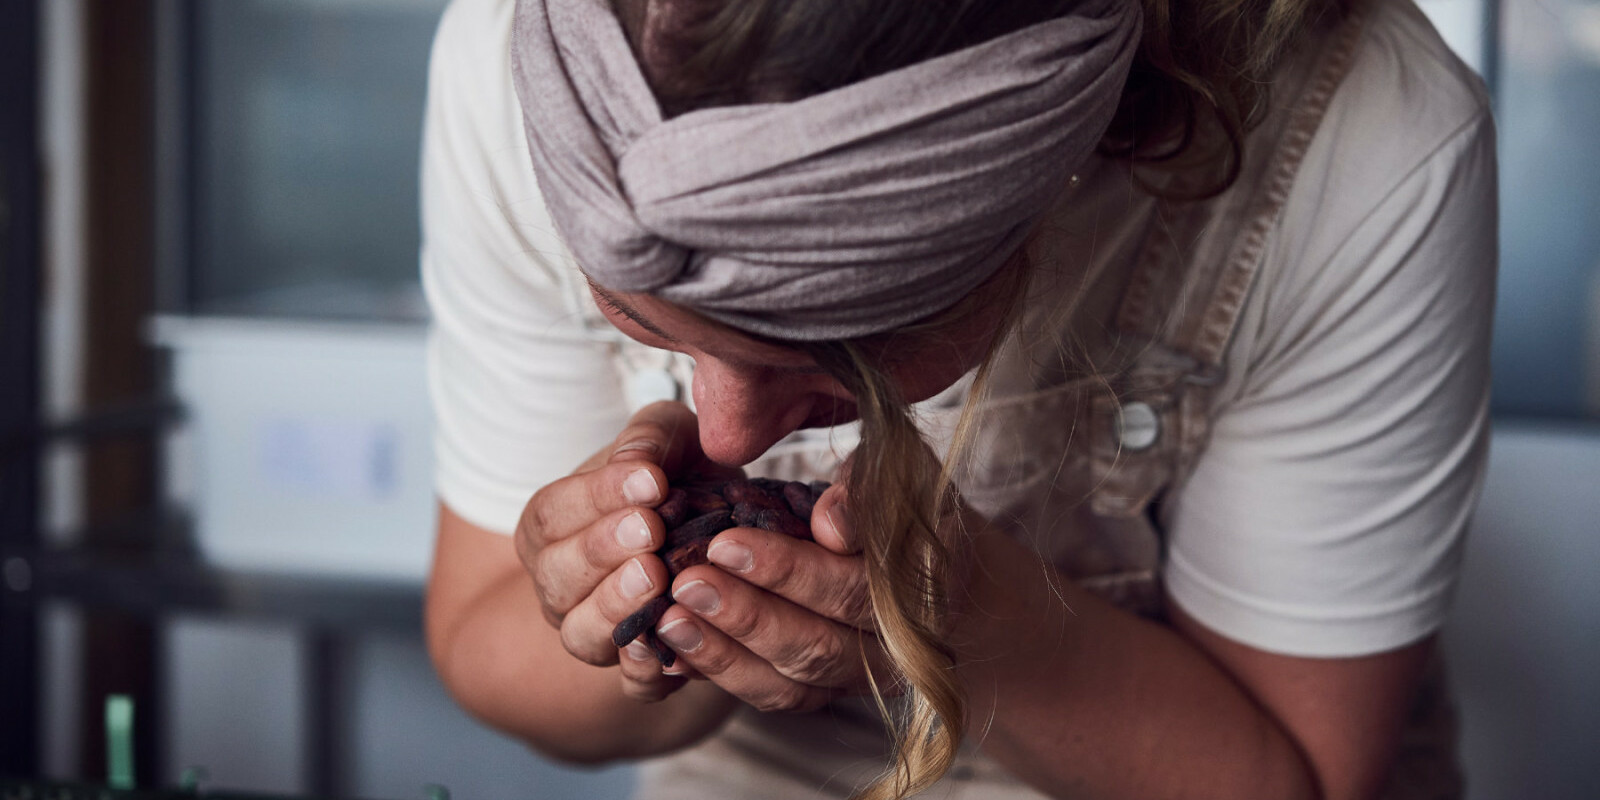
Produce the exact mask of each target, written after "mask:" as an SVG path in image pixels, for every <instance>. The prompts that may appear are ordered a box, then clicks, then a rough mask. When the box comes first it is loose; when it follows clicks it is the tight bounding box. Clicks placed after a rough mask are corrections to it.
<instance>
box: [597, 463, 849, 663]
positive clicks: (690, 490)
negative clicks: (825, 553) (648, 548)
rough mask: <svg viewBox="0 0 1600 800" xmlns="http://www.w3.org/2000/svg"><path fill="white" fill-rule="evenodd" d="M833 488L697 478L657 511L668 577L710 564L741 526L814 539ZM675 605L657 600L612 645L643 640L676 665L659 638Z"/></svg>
mask: <svg viewBox="0 0 1600 800" xmlns="http://www.w3.org/2000/svg"><path fill="white" fill-rule="evenodd" d="M827 488H828V484H827V483H825V482H823V481H813V482H812V483H810V484H803V483H795V482H785V481H779V480H773V479H771V478H749V479H736V480H730V481H722V482H710V481H704V480H695V481H690V482H688V483H685V484H684V485H681V486H674V487H672V488H671V489H669V490H668V492H667V497H666V499H665V500H663V501H661V504H660V505H659V506H657V507H656V514H657V515H659V516H660V517H661V522H662V523H663V524H665V525H666V526H667V535H666V539H665V541H664V542H663V543H662V545H661V549H659V550H657V551H656V554H657V555H659V556H660V557H661V560H662V561H663V562H665V563H666V565H667V574H668V575H669V576H671V577H677V575H678V573H680V572H682V571H684V570H686V569H688V568H690V567H693V566H697V565H699V564H704V563H706V549H707V548H709V547H710V546H711V540H712V539H714V538H716V535H717V534H719V533H721V532H723V531H725V530H727V529H729V528H732V527H734V526H735V525H740V526H744V527H748V528H760V529H761V530H764V531H771V532H772V533H781V534H784V535H785V536H793V537H794V538H796V539H810V538H811V526H810V524H809V522H810V519H811V511H812V509H813V508H814V507H815V505H816V502H817V498H818V497H819V496H821V494H822V492H823V491H824V490H826V489H827ZM671 605H672V597H671V596H670V595H665V594H664V595H661V596H659V597H655V598H653V599H651V600H650V602H648V603H645V604H644V606H643V607H642V608H640V609H639V610H638V611H635V612H633V613H632V614H629V615H628V618H627V619H624V620H623V621H622V622H621V623H619V624H618V625H617V627H616V628H615V629H613V630H612V631H611V641H612V643H613V644H615V645H616V646H617V647H618V648H622V647H627V646H628V643H629V642H632V641H633V640H634V639H641V638H642V639H643V641H644V643H645V644H646V645H648V646H649V647H650V650H651V652H653V653H655V656H656V660H658V661H660V662H661V666H663V667H670V666H672V665H673V663H675V662H676V661H677V658H678V656H677V654H676V653H674V652H673V651H672V648H670V647H668V646H667V645H666V644H665V643H664V642H662V641H661V639H660V638H659V637H657V636H656V623H658V622H660V621H661V615H662V614H665V613H666V611H667V609H668V608H669V607H670V606H671Z"/></svg>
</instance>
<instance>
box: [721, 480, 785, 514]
mask: <svg viewBox="0 0 1600 800" xmlns="http://www.w3.org/2000/svg"><path fill="white" fill-rule="evenodd" d="M780 485H781V484H780ZM722 496H723V497H724V498H726V499H727V501H728V502H729V503H732V504H733V505H735V506H737V505H739V504H740V503H746V504H749V505H752V506H755V507H756V508H781V509H784V510H788V508H789V504H788V503H785V502H784V501H783V489H781V488H779V489H778V490H777V491H768V490H767V489H766V488H764V487H762V486H761V485H760V484H757V483H756V482H754V481H728V485H727V486H724V487H722Z"/></svg>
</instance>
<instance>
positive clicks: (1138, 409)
mask: <svg viewBox="0 0 1600 800" xmlns="http://www.w3.org/2000/svg"><path fill="white" fill-rule="evenodd" d="M1160 435H1161V417H1160V416H1159V415H1157V414H1156V410H1155V409H1154V408H1151V407H1150V404H1149V403H1139V402H1134V403H1128V404H1127V405H1124V406H1122V407H1121V408H1120V409H1118V410H1117V439H1118V440H1119V441H1121V442H1122V446H1123V447H1124V448H1126V449H1128V450H1144V449H1146V448H1148V447H1149V446H1150V445H1153V444H1155V443H1156V438H1157V437H1159V436H1160Z"/></svg>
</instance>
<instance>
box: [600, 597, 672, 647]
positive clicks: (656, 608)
mask: <svg viewBox="0 0 1600 800" xmlns="http://www.w3.org/2000/svg"><path fill="white" fill-rule="evenodd" d="M671 607H672V596H671V595H665V594H664V595H660V596H658V597H652V598H650V602H648V603H645V604H644V605H643V606H642V607H640V608H639V610H638V611H635V612H633V613H632V614H629V615H628V618H627V619H625V620H623V621H621V622H619V623H617V627H616V628H613V629H612V631H611V643H612V644H614V645H616V646H617V648H618V649H621V648H624V647H627V646H628V642H631V641H633V640H634V639H637V638H639V635H640V634H642V633H646V632H649V633H651V634H654V633H655V629H656V623H657V622H660V621H661V615H662V614H665V613H667V609H668V608H671Z"/></svg>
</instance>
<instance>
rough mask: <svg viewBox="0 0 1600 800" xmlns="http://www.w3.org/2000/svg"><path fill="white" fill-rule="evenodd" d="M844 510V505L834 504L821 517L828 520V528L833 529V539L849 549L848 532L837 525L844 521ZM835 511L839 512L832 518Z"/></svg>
mask: <svg viewBox="0 0 1600 800" xmlns="http://www.w3.org/2000/svg"><path fill="white" fill-rule="evenodd" d="M844 510H845V509H844V503H834V504H833V505H832V506H829V507H828V511H827V513H825V514H823V516H824V517H826V518H827V520H828V527H830V528H833V535H834V538H836V539H838V540H839V543H840V544H843V545H845V546H846V547H849V546H850V545H851V541H850V530H849V529H848V528H846V527H845V526H843V525H840V524H839V520H841V519H844ZM835 511H837V512H839V515H838V516H834V512H835Z"/></svg>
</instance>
